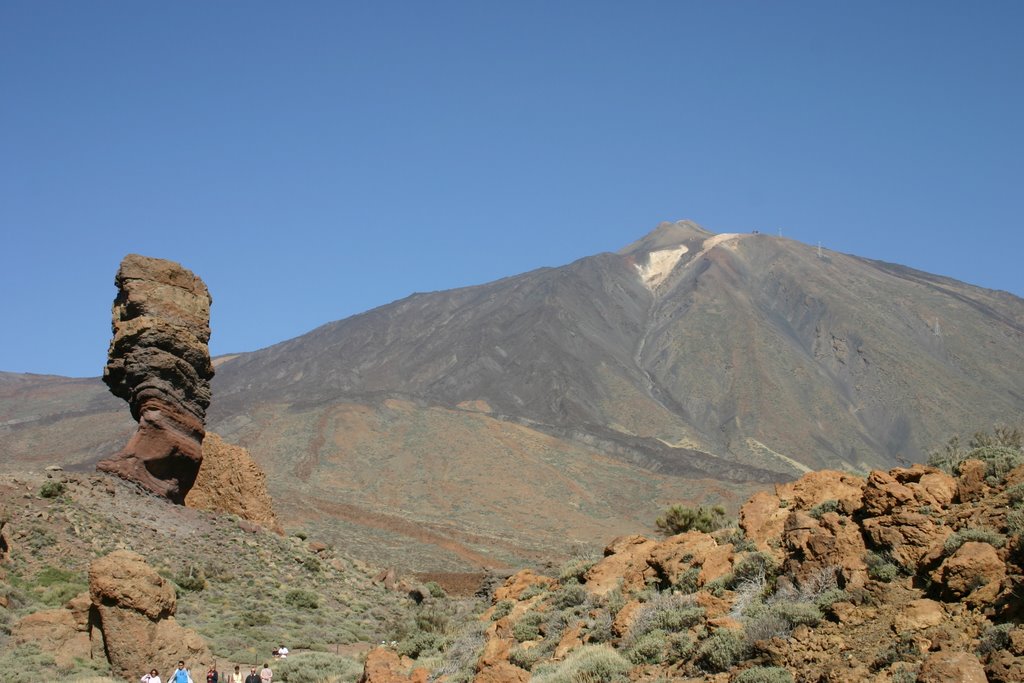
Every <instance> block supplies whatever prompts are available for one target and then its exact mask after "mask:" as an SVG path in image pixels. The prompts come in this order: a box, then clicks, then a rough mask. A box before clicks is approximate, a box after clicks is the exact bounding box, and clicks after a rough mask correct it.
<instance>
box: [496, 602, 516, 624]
mask: <svg viewBox="0 0 1024 683" xmlns="http://www.w3.org/2000/svg"><path fill="white" fill-rule="evenodd" d="M513 607H515V603H514V602H512V601H511V600H501V601H499V602H498V603H497V604H495V605H494V610H493V611H492V612H491V621H497V620H498V619H503V618H505V617H507V616H508V615H509V614H511V613H512V608H513Z"/></svg>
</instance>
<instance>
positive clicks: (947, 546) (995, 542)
mask: <svg viewBox="0 0 1024 683" xmlns="http://www.w3.org/2000/svg"><path fill="white" fill-rule="evenodd" d="M970 541H975V542H979V543H988V544H989V545H990V546H992V547H993V548H1002V547H1003V545H1004V544H1005V543H1006V538H1005V537H1004V536H1003V535H1002V534H997V533H996V532H994V531H992V530H991V529H961V530H960V531H957V532H956V533H953V534H950V536H949V538H947V539H946V542H945V543H944V544H943V546H942V548H943V550H945V551H946V554H947V555H952V554H953V553H955V552H956V551H957V550H959V549H960V546H962V545H963V544H964V543H967V542H970Z"/></svg>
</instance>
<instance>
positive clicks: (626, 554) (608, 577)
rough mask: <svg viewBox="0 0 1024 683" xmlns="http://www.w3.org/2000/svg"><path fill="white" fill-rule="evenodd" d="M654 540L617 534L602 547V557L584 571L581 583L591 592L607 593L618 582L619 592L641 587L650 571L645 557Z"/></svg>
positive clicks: (616, 586) (651, 572)
mask: <svg viewBox="0 0 1024 683" xmlns="http://www.w3.org/2000/svg"><path fill="white" fill-rule="evenodd" d="M657 545H658V542H657V541H652V540H651V539H649V538H646V537H644V536H640V535H637V534H632V535H628V536H619V537H618V538H616V539H614V540H613V541H612V542H611V543H609V544H608V545H607V547H605V549H604V559H602V560H601V561H600V562H598V563H597V564H595V565H594V566H593V567H591V568H590V569H589V570H587V573H586V575H585V576H584V586H585V587H586V589H587V590H588V591H590V592H591V593H593V594H594V595H607V594H608V593H610V592H611V591H613V590H615V589H616V588H618V587H619V586H620V585H621V587H622V590H623V592H630V591H637V590H641V589H642V588H643V587H644V586H645V584H646V580H647V578H648V577H649V576H653V575H654V571H653V570H652V569H651V568H650V566H649V565H648V564H647V558H648V557H649V555H650V552H651V550H653V549H654V548H655V547H656V546H657Z"/></svg>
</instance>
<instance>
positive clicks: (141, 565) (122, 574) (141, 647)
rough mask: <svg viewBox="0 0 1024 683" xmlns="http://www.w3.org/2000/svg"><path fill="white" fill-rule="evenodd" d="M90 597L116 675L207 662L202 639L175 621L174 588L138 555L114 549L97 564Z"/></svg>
mask: <svg viewBox="0 0 1024 683" xmlns="http://www.w3.org/2000/svg"><path fill="white" fill-rule="evenodd" d="M89 596H90V599H91V602H92V605H93V608H94V611H95V614H96V618H95V622H96V624H97V625H98V627H99V628H100V629H101V630H102V632H103V640H104V643H105V649H106V653H107V657H108V659H109V661H110V667H111V670H112V671H113V673H114V675H115V676H119V677H122V678H133V677H135V676H136V675H137V673H138V672H139V671H145V670H146V669H148V668H149V667H151V666H152V663H153V662H175V661H178V660H184V661H185V663H186V664H187V665H193V664H196V663H202V662H208V661H211V655H210V650H209V648H208V647H207V646H206V643H205V642H204V641H203V639H202V638H200V637H199V635H198V634H197V633H195V632H194V631H192V630H189V629H186V628H183V627H182V626H181V625H179V624H178V623H177V621H176V620H175V619H174V612H175V609H176V607H177V600H176V598H175V594H174V587H173V586H172V585H171V584H170V583H169V582H168V581H166V580H164V578H163V577H161V576H160V575H159V574H157V572H156V570H155V569H153V568H152V567H150V566H149V565H148V564H146V561H145V560H144V559H143V558H142V556H141V555H138V554H136V553H133V552H130V551H127V550H118V551H115V552H113V553H111V554H109V555H107V556H106V557H102V558H100V559H98V560H95V561H94V562H93V563H92V564H91V565H90V566H89Z"/></svg>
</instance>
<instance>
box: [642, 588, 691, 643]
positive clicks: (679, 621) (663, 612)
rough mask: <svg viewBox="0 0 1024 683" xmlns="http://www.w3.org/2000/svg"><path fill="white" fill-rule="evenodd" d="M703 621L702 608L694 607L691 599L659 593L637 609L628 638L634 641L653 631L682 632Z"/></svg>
mask: <svg viewBox="0 0 1024 683" xmlns="http://www.w3.org/2000/svg"><path fill="white" fill-rule="evenodd" d="M703 621H704V608H703V607H700V606H698V605H696V604H695V603H694V602H693V600H692V598H687V597H685V596H682V595H674V594H671V593H659V594H657V595H656V596H655V597H654V598H653V599H652V600H649V601H648V602H645V603H644V604H642V605H641V606H640V607H639V608H638V609H637V611H636V614H635V615H634V616H633V624H632V626H631V627H630V629H629V634H628V637H629V639H630V640H635V639H638V638H640V637H642V636H643V635H644V634H646V633H649V632H651V631H654V630H662V631H668V632H670V633H671V632H676V631H682V630H684V629H688V628H690V627H691V626H696V625H697V624H699V623H701V622H703Z"/></svg>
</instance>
